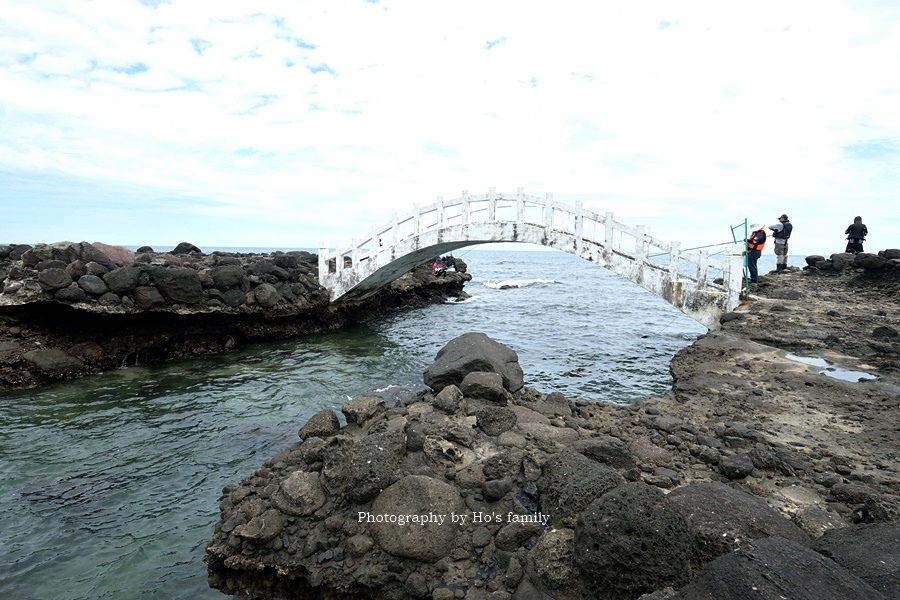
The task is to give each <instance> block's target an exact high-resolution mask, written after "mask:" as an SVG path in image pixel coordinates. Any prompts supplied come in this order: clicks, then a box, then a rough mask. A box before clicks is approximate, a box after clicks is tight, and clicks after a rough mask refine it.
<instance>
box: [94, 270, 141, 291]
mask: <svg viewBox="0 0 900 600" xmlns="http://www.w3.org/2000/svg"><path fill="white" fill-rule="evenodd" d="M140 276H141V270H140V269H139V268H138V267H119V268H113V269H112V270H111V271H109V272H108V273H106V274H105V275H103V281H104V282H106V285H108V286H109V290H110V291H111V292H115V293H117V294H122V293H127V292H130V291H131V290H133V289H134V288H135V286H137V284H138V279H139V278H140Z"/></svg>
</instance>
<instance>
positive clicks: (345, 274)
mask: <svg viewBox="0 0 900 600" xmlns="http://www.w3.org/2000/svg"><path fill="white" fill-rule="evenodd" d="M495 242H519V243H530V244H538V245H541V246H546V247H549V248H554V249H556V250H561V251H563V252H568V253H570V254H574V255H576V256H579V257H581V258H583V259H585V260H588V261H591V262H593V263H595V264H597V265H598V266H601V267H604V268H606V269H609V270H610V271H613V272H614V273H617V274H619V275H621V276H623V277H625V278H626V279H628V280H630V281H632V282H634V283H636V284H637V285H639V286H641V287H643V288H644V289H646V290H648V291H650V292H652V293H653V294H656V295H657V296H660V297H661V298H663V299H664V300H666V301H667V302H669V303H670V304H672V305H673V306H675V307H676V308H678V309H679V310H681V311H682V312H684V313H685V314H687V315H688V316H690V317H692V318H693V319H695V320H696V321H698V322H699V323H701V324H702V325H704V326H705V327H707V328H709V329H717V328H718V327H719V317H720V316H721V315H722V314H723V313H725V312H727V311H729V310H731V309H732V308H733V306H730V305H729V304H731V303H732V301H731V300H730V299H729V294H728V292H727V291H726V289H725V288H724V287H722V288H720V287H719V286H714V285H712V284H710V283H708V282H706V281H697V280H696V279H691V278H689V277H685V276H684V275H680V276H678V278H677V279H676V280H674V281H673V280H672V277H671V275H670V271H669V270H668V269H667V268H665V267H661V266H659V265H655V264H653V263H650V262H648V261H638V260H636V259H635V258H634V257H633V256H630V255H628V254H625V253H623V252H620V251H616V250H613V249H610V248H607V247H605V246H604V245H602V244H600V243H597V242H595V241H592V240H586V239H579V238H576V237H575V236H574V235H572V234H570V233H566V232H562V231H555V230H548V229H547V228H545V227H543V226H540V225H531V224H523V223H519V222H504V221H495V222H489V223H470V224H466V225H454V226H450V227H446V228H444V229H440V230H434V231H427V232H424V233H421V234H419V235H416V236H413V237H410V238H408V239H406V240H404V241H401V242H399V243H398V244H397V245H396V246H394V247H391V248H385V249H384V251H382V252H377V253H375V254H374V255H373V256H372V257H367V258H364V259H363V260H361V261H360V262H359V264H358V265H356V268H355V269H342V268H340V266H341V265H337V269H336V272H335V273H329V274H328V275H327V277H326V280H327V282H328V287H329V288H330V289H331V290H332V301H333V302H347V301H353V300H360V299H363V298H366V297H368V296H371V295H372V294H374V293H375V292H376V291H378V290H379V289H380V288H382V287H384V286H386V285H388V284H389V283H390V282H391V281H393V280H395V279H397V278H398V277H400V276H401V275H403V274H404V273H407V272H408V271H409V270H410V269H412V268H414V267H416V266H419V265H421V264H422V263H424V262H426V261H429V260H432V259H434V258H435V257H436V256H441V255H444V254H447V253H450V252H453V251H454V250H457V249H459V248H464V247H466V246H472V245H477V244H487V243H495Z"/></svg>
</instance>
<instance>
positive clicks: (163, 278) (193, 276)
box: [151, 267, 203, 304]
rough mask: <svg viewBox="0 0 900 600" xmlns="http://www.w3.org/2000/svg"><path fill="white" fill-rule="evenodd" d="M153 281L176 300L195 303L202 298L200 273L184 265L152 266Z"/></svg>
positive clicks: (166, 294) (165, 294) (164, 292)
mask: <svg viewBox="0 0 900 600" xmlns="http://www.w3.org/2000/svg"><path fill="white" fill-rule="evenodd" d="M151 275H152V277H153V282H154V283H155V284H156V287H157V288H158V289H159V291H160V292H161V293H162V294H163V295H164V296H168V297H169V298H171V299H172V300H174V301H176V302H185V303H187V304H197V303H198V302H200V301H201V300H202V299H203V287H202V286H201V284H200V274H199V273H198V272H197V271H196V270H194V269H188V268H184V267H153V269H152V271H151Z"/></svg>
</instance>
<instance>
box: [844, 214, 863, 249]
mask: <svg viewBox="0 0 900 600" xmlns="http://www.w3.org/2000/svg"><path fill="white" fill-rule="evenodd" d="M844 233H845V234H847V249H846V250H844V252H850V253H852V254H859V253H860V252H862V251H863V242H864V241H866V236H867V235H869V228H868V227H866V226H865V225H863V222H862V217H856V218H855V219H853V224H852V225H850V226H849V227H847V231H845V232H844Z"/></svg>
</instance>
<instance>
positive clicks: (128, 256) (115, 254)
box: [82, 242, 134, 267]
mask: <svg viewBox="0 0 900 600" xmlns="http://www.w3.org/2000/svg"><path fill="white" fill-rule="evenodd" d="M91 246H93V247H94V248H96V249H97V250H99V251H100V252H102V253H103V254H105V255H106V256H107V257H108V258H109V260H111V261H112V262H113V263H115V264H116V265H118V266H120V267H127V266H128V265H133V264H134V252H132V250H131V249H130V248H126V247H125V246H110V245H109V244H104V243H103V242H94V243H93V244H91ZM82 248H83V246H82Z"/></svg>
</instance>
